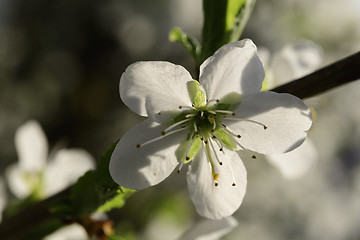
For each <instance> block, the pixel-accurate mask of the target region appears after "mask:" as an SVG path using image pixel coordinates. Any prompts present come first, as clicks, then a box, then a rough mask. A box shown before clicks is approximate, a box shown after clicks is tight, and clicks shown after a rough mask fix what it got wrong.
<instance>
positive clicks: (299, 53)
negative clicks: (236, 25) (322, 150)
mask: <svg viewBox="0 0 360 240" xmlns="http://www.w3.org/2000/svg"><path fill="white" fill-rule="evenodd" d="M259 56H260V57H261V58H262V59H267V61H263V63H264V65H265V69H266V79H265V81H264V82H263V90H268V89H271V88H273V87H276V86H278V85H280V84H284V83H286V82H289V81H291V80H294V79H296V78H299V77H302V76H304V75H306V74H309V73H311V72H312V71H314V70H315V69H317V68H318V67H320V65H321V63H322V59H323V57H322V50H321V48H320V47H319V46H317V45H316V44H315V43H312V42H310V41H304V42H301V43H297V44H289V45H286V46H284V47H283V48H282V49H280V51H278V52H276V53H275V54H274V56H273V57H270V54H269V52H268V51H267V50H266V49H261V50H260V51H259ZM265 158H266V159H267V160H268V161H269V162H270V163H271V164H272V165H274V166H275V167H277V169H278V170H279V171H280V172H281V174H282V175H283V176H284V177H285V178H287V179H298V178H301V177H303V176H304V175H306V174H307V173H308V172H309V170H310V169H311V168H312V167H313V166H314V164H315V163H316V161H317V159H318V153H317V150H316V147H315V145H314V143H313V142H312V141H311V139H310V138H307V139H306V140H305V142H304V143H303V144H302V145H301V146H299V147H298V148H296V149H295V150H293V151H290V152H287V153H283V154H268V155H266V156H265Z"/></svg>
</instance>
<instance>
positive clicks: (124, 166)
mask: <svg viewBox="0 0 360 240" xmlns="http://www.w3.org/2000/svg"><path fill="white" fill-rule="evenodd" d="M164 128H165V127H164V126H163V125H160V124H157V123H155V122H152V121H151V120H149V119H148V120H146V121H144V122H143V123H140V124H138V125H136V126H135V127H133V128H131V129H130V130H129V131H128V132H127V133H125V135H124V136H123V137H122V138H121V139H120V141H119V143H118V144H117V145H116V147H115V150H114V152H113V154H112V156H111V159H110V166H109V170H110V174H111V176H112V178H113V179H114V181H115V182H117V183H118V184H119V185H120V186H123V187H126V188H131V189H137V190H140V189H143V188H146V187H149V186H153V185H155V184H158V183H160V182H161V181H163V180H164V179H165V178H167V177H168V176H169V175H170V173H171V172H172V171H173V170H174V168H175V167H176V166H177V165H178V161H177V158H176V155H175V150H176V148H177V147H178V146H179V144H180V142H181V141H183V140H184V139H185V138H186V132H185V131H186V130H185V131H182V132H178V133H174V134H171V135H169V136H164V137H161V132H162V131H163V130H164ZM158 137H160V139H157V140H156V141H153V142H151V143H149V144H146V145H144V146H141V147H140V148H137V147H136V145H137V144H143V143H145V142H147V141H150V140H153V139H156V138H158Z"/></svg>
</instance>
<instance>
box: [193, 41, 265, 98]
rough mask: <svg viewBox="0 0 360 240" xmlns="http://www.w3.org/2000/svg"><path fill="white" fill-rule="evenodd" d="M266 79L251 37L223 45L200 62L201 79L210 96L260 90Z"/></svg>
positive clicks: (243, 93)
mask: <svg viewBox="0 0 360 240" xmlns="http://www.w3.org/2000/svg"><path fill="white" fill-rule="evenodd" d="M263 80H264V69H263V66H262V63H261V62H260V59H259V58H258V56H257V55H256V46H255V44H254V43H253V42H252V41H251V40H250V39H244V40H242V41H239V42H233V43H230V44H227V45H224V46H223V47H221V48H220V49H219V50H217V51H216V52H215V54H214V55H213V56H212V57H210V58H208V59H207V60H206V61H205V62H204V63H203V64H202V65H201V66H200V80H199V81H200V84H201V85H202V86H203V88H204V89H205V91H206V94H207V98H208V99H221V98H222V97H224V96H226V95H227V94H229V93H232V92H236V93H238V94H242V95H246V94H251V93H255V92H258V91H260V89H261V84H262V81H263Z"/></svg>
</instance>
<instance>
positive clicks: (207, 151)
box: [205, 140, 219, 186]
mask: <svg viewBox="0 0 360 240" xmlns="http://www.w3.org/2000/svg"><path fill="white" fill-rule="evenodd" d="M206 141H207V140H206ZM205 155H206V158H207V159H208V161H209V163H210V166H211V173H212V175H213V180H214V181H215V186H218V185H219V184H218V182H217V179H218V177H219V174H218V173H216V172H215V166H214V162H213V160H212V157H211V151H210V148H209V145H208V144H205Z"/></svg>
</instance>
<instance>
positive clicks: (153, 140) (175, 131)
mask: <svg viewBox="0 0 360 240" xmlns="http://www.w3.org/2000/svg"><path fill="white" fill-rule="evenodd" d="M185 129H186V128H179V129H176V130H174V131H172V132H166V133H165V134H166V135H165V134H163V133H164V131H162V132H161V136H159V137H156V138H153V139H151V140H149V141H146V142H144V143H142V144H136V148H140V147H143V146H145V145H147V144H149V143H153V142H155V141H157V140H160V139H162V138H164V137H166V136H169V135H171V134H174V133H177V132H180V131H183V130H185Z"/></svg>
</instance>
